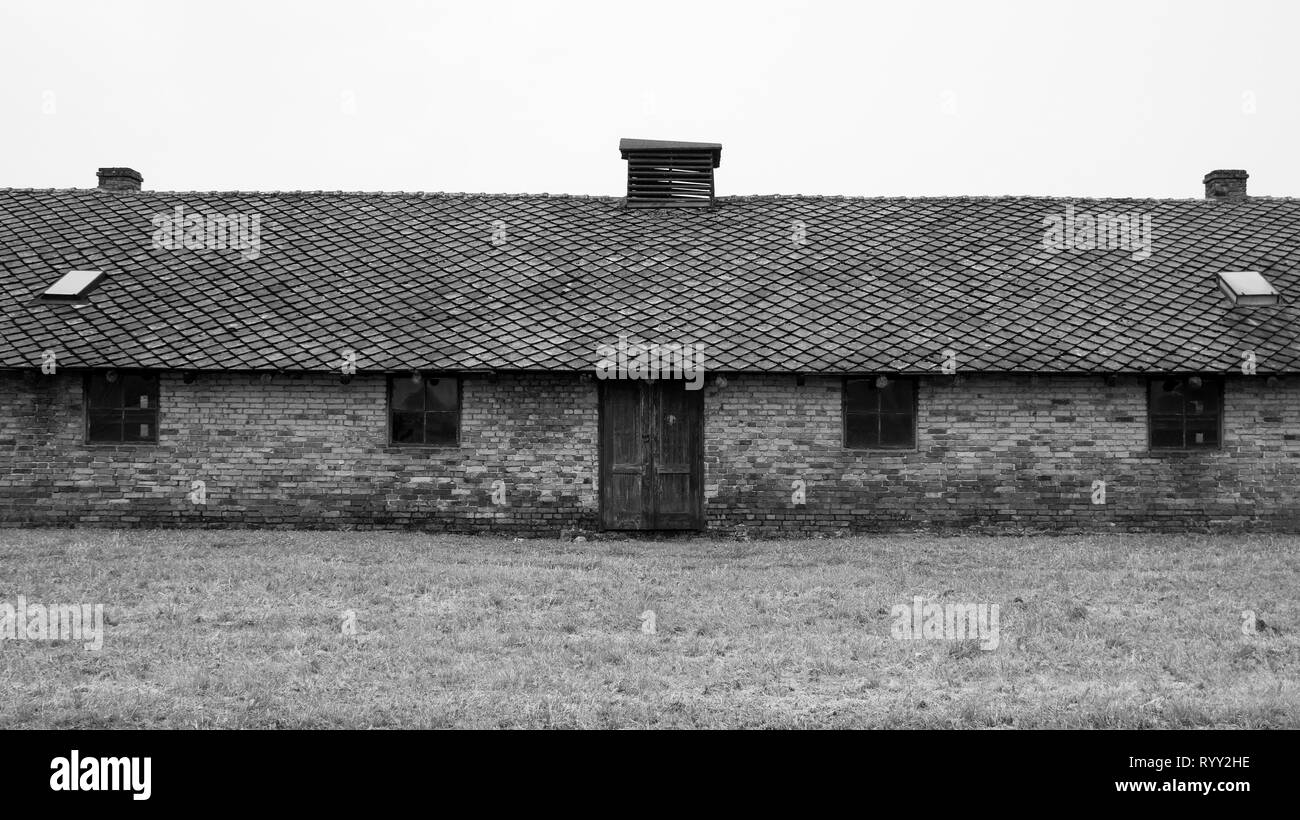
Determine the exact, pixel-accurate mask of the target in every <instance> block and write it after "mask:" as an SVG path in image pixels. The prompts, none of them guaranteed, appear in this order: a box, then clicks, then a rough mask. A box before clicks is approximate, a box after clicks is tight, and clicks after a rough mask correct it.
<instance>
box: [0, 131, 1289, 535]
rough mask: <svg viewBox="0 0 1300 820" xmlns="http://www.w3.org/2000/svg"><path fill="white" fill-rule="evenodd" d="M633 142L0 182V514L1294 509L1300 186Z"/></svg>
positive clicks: (694, 514) (655, 522)
mask: <svg viewBox="0 0 1300 820" xmlns="http://www.w3.org/2000/svg"><path fill="white" fill-rule="evenodd" d="M621 149H622V154H623V158H624V159H625V160H627V163H628V165H627V167H628V191H627V196H626V197H618V198H613V197H610V198H600V197H578V196H547V195H540V196H537V195H518V196H513V195H473V194H365V193H342V192H337V193H329V192H293V193H170V192H155V191H146V190H142V189H141V188H142V180H141V177H140V175H139V174H138V173H136V172H134V171H132V170H130V169H123V168H104V169H100V173H99V179H100V182H99V186H98V187H97V188H95V189H85V190H12V189H5V190H0V322H2V324H0V525H7V526H26V525H41V524H64V525H66V524H96V525H113V526H119V525H120V526H154V525H162V526H296V527H321V526H327V527H333V526H352V527H359V528H367V527H412V528H422V529H446V530H471V531H486V530H496V531H509V532H518V533H534V534H546V533H556V532H559V531H562V530H574V529H588V530H596V529H602V528H604V529H620V530H637V529H643V530H659V529H686V530H692V529H699V530H720V531H728V532H729V531H732V530H733V529H735V528H737V527H742V526H743V527H745V528H747V529H748V530H749V531H751V532H755V533H768V534H774V533H781V532H786V533H798V532H812V531H822V532H836V531H872V530H891V529H911V528H916V527H936V528H947V527H952V528H956V527H980V528H1021V527H1030V528H1040V527H1041V528H1047V529H1105V528H1110V527H1118V528H1124V529H1129V528H1148V527H1149V528H1165V529H1183V528H1188V527H1197V528H1203V527H1211V528H1212V527H1216V526H1222V527H1228V528H1238V529H1247V528H1259V529H1294V528H1296V525H1297V524H1300V512H1298V510H1300V508H1298V507H1297V504H1298V502H1300V498H1298V497H1297V495H1298V493H1297V488H1298V487H1300V375H1297V374H1300V346H1297V336H1296V330H1295V324H1294V319H1295V312H1294V309H1293V308H1292V305H1291V299H1292V296H1293V294H1295V293H1297V292H1300V273H1298V271H1300V200H1293V199H1275V198H1259V197H1249V196H1247V194H1246V174H1245V173H1244V172H1241V171H1216V172H1212V173H1211V174H1209V175H1207V176H1206V177H1205V178H1204V180H1203V181H1204V184H1205V192H1206V193H1205V198H1203V199H1200V198H1198V199H1178V200H1169V199H1165V200H1154V199H1152V200H1115V199H1110V200H1079V199H1071V200H1066V199H1049V198H1031V197H990V198H952V199H887V198H874V199H873V198H841V197H799V196H770V197H717V196H715V192H714V169H716V168H717V167H718V166H719V164H720V156H721V149H720V147H719V146H717V145H712V144H706V143H662V142H647V141H632V140H626V141H624V142H623V144H622V145H621ZM697 353H698V355H699V358H698V359H695V358H694V356H695V355H696V354H697ZM646 375H651V376H658V377H659V378H653V379H651V378H617V377H618V376H625V377H629V376H646ZM695 388H698V389H695Z"/></svg>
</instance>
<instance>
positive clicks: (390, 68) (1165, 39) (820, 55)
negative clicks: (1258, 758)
mask: <svg viewBox="0 0 1300 820" xmlns="http://www.w3.org/2000/svg"><path fill="white" fill-rule="evenodd" d="M1297 9H1300V3H1295V2H1284V1H1283V0H1278V2H1258V1H1257V2H1250V1H1249V0H1233V2H1147V1H1146V0H1127V1H1121V2H1098V1H1097V0H1091V1H1090V2H1071V3H1066V2H992V1H991V0H976V1H975V2H938V1H937V0H936V2H916V3H912V2H898V1H897V0H893V1H892V2H888V3H884V2H861V3H849V2H844V3H832V2H795V1H794V0H790V1H789V2H766V1H765V0H758V2H752V1H751V0H743V1H742V0H729V2H710V1H709V0H688V1H687V2H670V1H669V0H660V1H658V2H649V3H647V2H638V3H620V2H603V3H590V4H587V3H568V2H563V1H562V0H546V1H545V2H521V3H512V2H506V0H490V2H470V0H461V1H460V2H443V1H442V0H429V1H428V2H415V1H414V0H410V1H409V2H392V1H391V0H371V2H364V3H363V2H351V3H342V2H322V1H321V0H314V1H313V2H298V3H287V2H275V0H253V1H252V2H240V1H239V0H223V2H220V3H195V2H180V1H179V0H167V1H166V2H147V3H146V2H125V1H124V0H114V1H113V2H66V1H63V0H3V5H2V6H0V31H2V32H3V40H4V47H3V49H0V77H3V80H0V125H2V126H3V127H2V128H0V135H2V136H0V139H2V140H3V142H2V143H0V144H3V146H4V150H3V151H0V187H23V188H28V187H35V188H50V187H53V188H72V187H83V188H84V187H93V186H94V185H95V183H96V180H95V170H96V168H98V167H100V166H109V165H122V166H129V167H132V168H135V169H136V170H138V171H140V172H141V173H142V174H143V175H144V187H145V188H148V189H155V190H322V189H323V190H366V191H379V190H382V191H488V192H496V193H518V192H527V193H541V192H549V193H578V194H610V195H619V194H621V192H622V188H623V184H624V173H625V166H624V163H623V162H622V160H620V158H619V154H618V150H617V146H618V140H619V138H620V137H641V138H649V139H675V140H700V141H708V142H720V143H722V145H723V151H722V166H721V168H720V169H719V170H718V172H717V174H718V176H717V180H718V181H717V185H718V193H719V194H720V195H726V194H755V193H787V194H789V193H799V194H845V195H854V196H945V195H973V196H982V195H1001V194H1037V195H1060V196H1136V197H1147V196H1154V197H1198V198H1199V197H1201V196H1203V187H1202V185H1201V177H1202V176H1203V175H1204V174H1205V172H1206V171H1209V170H1212V169H1215V168H1245V169H1247V170H1248V171H1249V172H1250V174H1251V178H1250V183H1249V184H1250V192H1251V193H1252V194H1257V195H1272V196H1296V195H1300V56H1298V55H1300V47H1297V39H1298V38H1300V12H1298V11H1297Z"/></svg>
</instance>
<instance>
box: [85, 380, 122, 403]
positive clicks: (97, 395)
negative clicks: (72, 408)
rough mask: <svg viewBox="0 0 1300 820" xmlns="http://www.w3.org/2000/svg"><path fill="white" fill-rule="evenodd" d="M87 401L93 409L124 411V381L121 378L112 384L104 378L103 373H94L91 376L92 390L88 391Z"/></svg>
mask: <svg viewBox="0 0 1300 820" xmlns="http://www.w3.org/2000/svg"><path fill="white" fill-rule="evenodd" d="M86 397H87V399H88V400H89V402H90V406H91V407H102V408H108V407H116V408H117V409H119V410H120V409H122V379H121V377H119V378H118V380H117V381H116V382H114V383H112V384H109V383H108V379H106V378H104V374H103V373H92V374H91V376H90V389H89V390H88V391H87V396H86Z"/></svg>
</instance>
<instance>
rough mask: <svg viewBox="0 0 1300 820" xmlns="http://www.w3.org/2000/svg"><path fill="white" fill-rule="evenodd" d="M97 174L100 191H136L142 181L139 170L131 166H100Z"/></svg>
mask: <svg viewBox="0 0 1300 820" xmlns="http://www.w3.org/2000/svg"><path fill="white" fill-rule="evenodd" d="M98 176H99V189H100V190H101V191H138V190H140V185H141V184H142V183H143V182H144V177H142V176H140V172H139V171H136V170H133V169H131V168H100V169H99V174H98Z"/></svg>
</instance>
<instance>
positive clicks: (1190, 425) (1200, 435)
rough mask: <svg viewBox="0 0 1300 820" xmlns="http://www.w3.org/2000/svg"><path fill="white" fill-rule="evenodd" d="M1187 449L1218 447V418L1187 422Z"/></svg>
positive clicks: (1196, 419)
mask: <svg viewBox="0 0 1300 820" xmlns="http://www.w3.org/2000/svg"><path fill="white" fill-rule="evenodd" d="M1187 446H1188V447H1218V446H1219V417H1218V416H1209V417H1201V418H1195V419H1192V418H1189V419H1188V420H1187Z"/></svg>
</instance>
